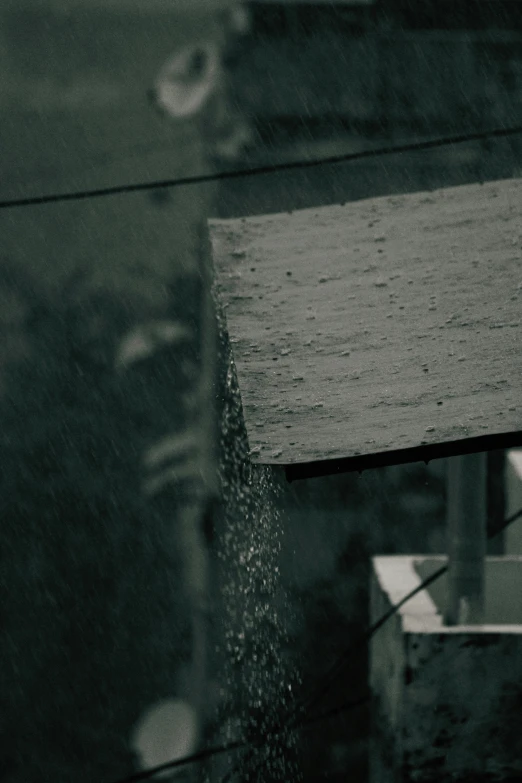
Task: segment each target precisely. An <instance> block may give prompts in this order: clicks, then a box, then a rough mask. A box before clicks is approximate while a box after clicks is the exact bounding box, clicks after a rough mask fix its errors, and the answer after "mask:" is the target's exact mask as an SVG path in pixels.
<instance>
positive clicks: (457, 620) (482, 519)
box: [446, 452, 487, 625]
mask: <svg viewBox="0 0 522 783" xmlns="http://www.w3.org/2000/svg"><path fill="white" fill-rule="evenodd" d="M486 487H487V454H486V452H480V453H478V454H467V455H464V456H459V457H452V458H451V459H449V460H448V477H447V524H448V556H449V563H448V587H449V591H448V606H447V613H446V623H447V625H470V624H471V625H480V624H482V623H483V622H484V566H485V557H486V540H487V528H486V525H487V489H486Z"/></svg>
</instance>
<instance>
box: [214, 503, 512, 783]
mask: <svg viewBox="0 0 522 783" xmlns="http://www.w3.org/2000/svg"><path fill="white" fill-rule="evenodd" d="M520 517H522V508H520V509H518V511H515V512H514V513H513V514H511V515H510V516H509V517H507V518H506V519H505V520H504V521H503V523H502V525H501V526H500V527H499V529H498V530H495V531H493V532H491V533H490V535H489V536H488V538H489V539H494V538H496V537H497V536H498V535H500V534H501V533H502V532H503V531H504V530H505V529H506V528H507V527H509V525H511V524H512V523H513V522H515V521H516V520H517V519H519V518H520ZM447 571H448V565H447V564H445V565H443V566H441V567H440V568H438V569H437V570H436V571H435V572H434V573H433V574H431V575H430V576H428V577H427V578H426V579H424V580H423V581H422V582H421V583H420V584H419V585H418V586H417V587H415V588H414V589H413V590H411V591H410V592H409V593H408V594H407V595H405V596H404V598H402V599H401V600H400V601H399V602H398V603H397V604H394V605H393V606H391V607H390V609H389V610H388V611H387V612H385V613H384V614H383V615H382V616H381V617H380V618H379V619H378V620H377V621H376V622H375V623H373V624H372V625H371V626H370V627H369V628H367V629H366V631H365V632H364V633H363V634H362V635H361V636H360V637H359V638H358V639H357V640H356V641H355V642H353V643H352V644H351V645H350V646H349V647H348V648H347V649H346V650H345V651H344V653H343V654H342V655H341V657H340V658H338V659H337V661H336V662H335V663H334V665H333V666H332V667H331V668H330V669H329V670H328V671H327V672H326V674H325V675H324V677H323V678H322V679H321V682H320V684H319V686H318V688H317V689H316V690H315V692H313V693H312V694H311V695H310V696H309V698H308V699H307V700H306V701H305V702H304V703H302V704H297V705H296V706H295V707H294V710H293V712H291V713H290V714H289V715H287V720H290V721H292V722H291V724H290V730H292V729H297V728H299V727H300V721H299V716H300V715H301V714H302V713H303V712H307V711H309V710H311V709H312V708H313V707H314V706H315V705H316V704H317V702H318V701H319V700H320V699H321V698H322V697H323V696H324V695H325V694H326V693H327V692H328V690H329V689H330V687H331V685H332V684H333V683H334V682H335V680H336V679H337V677H338V676H339V675H340V673H341V672H342V670H343V669H344V667H345V665H346V662H347V660H348V659H349V658H350V657H351V656H352V655H353V653H355V652H356V651H357V650H358V649H359V648H360V647H362V646H365V645H366V644H368V642H369V641H370V639H371V638H372V636H373V635H374V634H375V633H377V631H378V630H379V629H380V628H382V626H383V625H385V623H387V622H388V620H390V619H391V618H392V617H393V616H394V615H395V614H396V613H397V612H398V611H399V609H401V608H402V607H403V606H404V605H405V604H406V603H407V602H408V601H409V600H410V599H411V598H413V597H414V596H415V595H417V594H418V593H420V592H422V590H424V589H426V588H427V587H429V586H430V585H431V584H433V583H434V582H435V581H436V580H437V579H439V577H441V576H443V574H445V573H446V572H447ZM287 731H288V729H287ZM250 758H251V754H250ZM259 766H260V765H257V766H256V768H255V770H257V769H258V767H259ZM240 767H241V765H240V764H236V765H235V766H234V767H233V768H232V770H231V771H229V773H227V775H225V776H224V778H223V779H222V780H221V782H220V783H229V781H231V780H232V779H233V777H234V775H236V774H237V773H238V772H239V770H240Z"/></svg>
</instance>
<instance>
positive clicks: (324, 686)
mask: <svg viewBox="0 0 522 783" xmlns="http://www.w3.org/2000/svg"><path fill="white" fill-rule="evenodd" d="M520 518H522V508H520V509H518V511H515V512H514V513H513V514H511V515H510V516H509V517H507V518H506V519H505V520H504V522H503V523H502V525H501V526H500V527H499V529H497V530H494V531H492V533H491V534H490V535H489V536H488V538H489V539H490V540H491V539H493V538H496V536H498V535H500V534H501V533H502V532H503V531H504V530H505V529H506V528H507V527H509V525H511V524H512V523H513V522H515V521H516V520H517V519H520ZM447 570H448V566H447V565H443V566H441V567H440V568H439V569H437V571H435V573H433V574H431V575H430V576H429V577H427V578H426V579H424V580H423V581H422V582H421V583H420V584H419V585H417V587H415V588H414V589H413V590H411V591H410V592H409V593H407V595H405V596H404V598H401V600H400V601H399V602H398V603H397V604H394V605H393V606H391V607H390V609H388V611H387V612H385V613H384V615H382V617H380V618H379V619H378V620H377V621H376V622H375V623H373V625H371V626H370V627H369V628H367V630H366V631H365V632H364V633H363V634H362V635H361V636H360V637H359V638H358V639H356V640H355V642H354V643H352V644H351V645H350V646H349V647H348V648H347V649H346V650H345V652H344V653H343V655H342V656H341V657H340V658H339V659H338V660H337V662H336V663H335V664H334V665H333V666H332V667H331V669H329V671H328V672H327V673H326V674H325V675H324V676H323V677H322V678H321V682H320V683H319V685H318V687H317V689H315V690H314V692H313V693H312V694H311V695H310V697H309V698H308V699H307V700H306V701H305V702H304V704H303V705H300V706H301V711H302V710H310V709H311V708H312V707H313V706H314V705H315V704H316V703H317V701H318V700H319V699H320V698H322V696H324V694H325V693H326V692H327V691H328V689H329V688H330V686H331V685H332V683H333V681H334V680H335V679H336V677H337V676H338V675H339V673H340V671H341V670H342V669H343V668H344V666H345V665H346V661H347V659H348V658H349V657H350V656H351V655H352V654H353V653H354V652H355V651H356V650H357V649H358V648H359V647H360V646H361V645H365V644H367V643H368V642H369V641H370V639H371V637H372V636H373V635H374V634H375V633H377V631H378V630H379V629H380V628H382V626H383V625H385V623H387V622H388V620H390V619H391V617H393V616H394V615H395V614H396V613H397V612H398V611H399V609H401V608H402V607H403V606H404V605H405V604H406V603H407V602H408V601H409V600H410V599H411V598H413V597H414V596H415V595H417V594H418V593H420V592H421V591H422V590H424V589H425V588H426V587H428V586H429V585H430V584H433V582H435V581H436V580H437V579H439V577H441V576H442V575H443V574H444V573H446V571H447ZM369 699H370V695H369V694H366V695H365V696H362V697H361V698H359V699H357V700H354V701H350V702H347V703H345V704H342V705H341V706H340V707H334V708H332V709H329V710H327V711H326V712H323V713H319V714H318V715H314V716H312V717H308V718H305V719H303V720H300V721H296V720H295V716H296V714H297V710H296V712H295V713H294V716H293V717H294V720H293V721H292V722H291V724H290V726H285V728H284V729H282V730H281V731H275V732H274V733H273V736H277V735H278V734H283V733H285V732H288V730H289V729H290V730H295V729H299V728H304V727H305V726H308V725H312V724H314V723H319V722H320V721H322V720H326V719H327V718H329V717H333V716H335V715H339V714H342V713H343V712H346V711H348V710H351V709H355V708H357V707H360V706H362V705H363V704H366V703H367V702H368V701H369ZM287 718H290V720H291V719H292V716H291V715H289V716H287ZM256 744H257V745H258V746H259V743H255V742H254V741H252V740H249V739H243V740H236V741H234V742H230V743H227V744H224V745H219V746H217V747H213V748H206V749H204V750H201V751H199V752H197V753H195V754H193V755H191V756H185V757H184V758H181V759H176V760H174V761H168V762H166V763H165V764H162V765H161V766H157V767H150V768H149V769H145V770H142V771H140V772H136V773H134V774H133V775H131V776H130V777H126V778H122V779H120V780H117V781H114V783H140V781H142V780H149V779H150V778H152V777H154V776H155V775H157V774H159V773H161V772H165V771H167V770H173V769H176V768H179V767H183V766H185V765H187V764H194V763H196V762H198V761H204V760H206V759H209V758H211V757H214V756H217V755H221V754H223V753H228V752H231V751H234V750H245V749H253V748H254V747H255V746H256ZM266 744H268V743H266ZM238 771H239V765H238V766H237V767H234V768H233V769H232V770H231V771H230V772H229V773H228V774H227V775H226V776H225V777H224V778H223V780H222V781H221V783H225V782H226V783H228V781H229V780H231V779H232V777H233V776H234V775H235V774H237V772H238Z"/></svg>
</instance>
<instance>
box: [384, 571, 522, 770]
mask: <svg viewBox="0 0 522 783" xmlns="http://www.w3.org/2000/svg"><path fill="white" fill-rule="evenodd" d="M444 562H445V559H444V558H443V557H440V558H429V559H427V558H423V557H421V556H417V557H415V556H398V557H377V558H374V561H373V563H374V568H373V579H372V597H371V603H372V606H371V611H372V622H375V621H376V620H377V619H378V618H379V617H380V616H382V614H383V613H384V612H386V611H387V610H389V609H390V607H391V606H392V605H393V604H396V603H397V602H398V601H400V600H401V599H402V598H403V597H404V596H406V595H407V594H408V593H409V592H410V591H411V590H412V589H414V588H415V587H417V586H419V585H420V583H421V576H420V573H422V577H424V576H426V575H428V574H429V573H434V571H435V570H436V569H437V568H439V567H440V566H441V565H443V564H444ZM505 567H507V568H508V570H509V572H510V578H509V580H508V579H506V580H504V581H502V579H501V578H499V577H500V576H501V573H502V571H503V570H504V568H505ZM486 574H487V575H486V593H488V589H489V592H495V591H497V592H500V591H503V592H504V593H505V595H503V596H500V595H496V596H491V595H490V596H489V599H490V600H489V605H490V611H489V616H488V617H487V618H486V619H487V621H488V622H487V624H485V625H483V626H477V627H472V626H454V627H451V628H449V627H446V626H444V624H443V620H442V614H441V610H442V611H443V607H441V606H440V602H441V600H442V599H443V595H444V592H443V591H441V590H439V591H438V592H437V591H436V590H435V589H433V590H431V591H428V590H423V591H421V592H420V593H418V594H417V595H416V596H415V597H414V598H412V599H411V601H409V602H407V603H406V604H405V605H404V607H402V608H401V609H400V610H399V612H398V613H397V614H396V615H395V616H394V617H392V618H391V620H389V621H388V623H386V624H385V625H384V626H383V628H382V629H381V630H380V631H379V632H378V633H377V634H376V635H375V636H374V638H373V640H372V645H371V663H370V671H371V674H370V677H371V688H372V692H373V716H372V721H373V728H372V738H371V746H370V764H371V778H370V779H371V783H387V782H388V781H390V783H391V782H392V781H393V783H399V781H400V783H406V781H408V782H409V781H412V782H413V781H415V783H428V781H429V782H430V783H431V781H435V780H441V779H442V780H464V779H467V780H471V779H473V780H479V781H490V780H491V781H493V780H495V781H507V780H512V779H514V778H515V777H516V776H520V775H522V758H521V755H520V750H521V741H520V706H521V704H522V654H521V653H522V622H521V621H522V607H521V606H517V602H516V592H517V582H518V581H519V580H520V577H521V575H522V557H521V558H509V559H508V560H506V561H505V562H504V561H503V558H488V560H487V565H486ZM488 575H489V579H488ZM495 575H496V576H495ZM435 584H437V583H435ZM486 601H488V595H486ZM495 604H496V606H495ZM504 604H511V606H510V611H509V612H508V613H507V614H506V612H503V613H502V616H501V617H502V619H505V620H507V622H505V623H504V624H503V623H502V622H500V621H499V620H497V615H498V616H499V617H500V614H499V612H500V609H499V607H502V606H504Z"/></svg>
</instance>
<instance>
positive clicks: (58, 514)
mask: <svg viewBox="0 0 522 783" xmlns="http://www.w3.org/2000/svg"><path fill="white" fill-rule="evenodd" d="M0 276H1V279H0V289H1V290H2V295H5V297H7V298H8V299H9V298H10V301H12V303H13V306H12V308H11V314H12V315H11V316H10V322H9V323H6V322H5V321H6V318H4V323H3V324H2V333H3V335H6V338H11V339H12V342H13V345H18V346H19V347H20V350H18V352H17V351H14V350H13V351H12V352H11V354H10V355H5V354H4V356H3V357H2V359H3V362H2V365H3V366H2V367H1V370H2V391H3V394H2V397H1V398H0V414H1V424H2V426H1V432H0V482H1V483H0V487H1V491H0V508H1V525H2V527H1V533H0V591H1V597H0V606H1V626H0V693H1V700H0V780H2V781H4V780H5V781H24V783H32V781H35V782H36V781H39V783H41V782H42V781H47V780H49V781H51V780H52V781H53V783H54V781H59V780H75V781H86V783H87V781H93V780H110V779H111V778H114V777H118V776H121V775H124V774H126V773H128V772H130V771H131V770H132V765H133V760H132V758H131V754H130V753H129V750H128V748H127V745H126V741H127V737H128V736H129V732H130V729H131V726H132V724H133V723H134V721H135V720H136V719H137V717H138V716H139V714H140V712H141V711H142V710H143V709H144V708H145V707H147V706H148V705H149V704H150V703H151V702H152V701H154V700H155V699H159V698H163V697H164V696H165V695H168V694H169V693H173V692H175V687H176V683H175V678H176V672H177V669H178V668H179V666H180V665H181V664H182V663H183V662H184V661H186V660H187V659H188V658H189V657H190V646H191V635H190V634H191V632H190V625H189V623H190V618H189V616H188V612H187V609H186V605H185V600H184V595H183V584H182V579H181V563H182V553H181V552H180V544H179V542H178V540H177V538H176V535H175V521H176V514H177V513H179V509H180V503H179V502H178V503H176V499H175V497H174V498H173V497H170V499H169V504H168V507H167V508H166V507H165V504H163V506H162V505H161V504H160V503H145V502H144V500H143V499H142V496H141V492H140V483H141V477H140V459H141V453H142V449H143V448H144V447H145V445H147V444H150V443H151V441H152V440H153V439H154V438H155V437H157V436H158V434H161V433H162V432H163V431H164V430H165V428H166V429H168V430H170V431H174V430H176V429H178V428H180V427H182V426H183V424H184V416H185V413H186V411H185V407H184V406H185V402H184V400H185V398H186V396H187V393H188V391H189V390H190V386H191V378H190V374H189V375H187V374H186V373H185V370H186V367H187V365H186V364H185V363H183V362H182V361H180V357H179V355H175V356H173V355H172V353H167V355H165V354H161V355H160V356H158V357H155V359H154V360H153V361H152V362H151V361H149V362H145V363H142V364H143V365H144V366H142V365H139V366H138V367H137V368H133V369H131V370H130V371H127V372H126V373H125V374H120V375H119V374H117V373H115V372H114V370H113V358H114V357H113V355H114V350H115V347H116V345H117V340H118V337H121V336H122V335H123V334H124V333H125V332H126V331H127V330H128V329H129V327H130V326H131V325H132V320H133V314H132V312H130V311H129V310H128V309H126V307H125V303H124V301H123V302H122V300H121V298H117V297H115V296H113V295H111V293H110V292H105V293H99V294H96V295H94V294H92V293H86V291H85V288H84V287H83V282H82V278H81V276H80V277H79V279H78V280H75V281H71V286H70V288H69V289H68V290H62V291H61V297H60V300H59V301H58V300H57V299H55V300H52V301H51V300H49V299H46V298H44V296H43V295H42V294H41V293H39V290H38V289H37V288H35V287H32V286H31V284H30V280H29V276H28V275H27V274H26V273H25V272H24V271H21V270H17V269H14V268H13V267H12V265H11V266H10V264H9V262H8V261H7V260H6V259H4V262H3V264H2V265H1V267H0ZM177 293H178V295H181V296H182V297H183V295H184V293H185V294H186V292H183V291H182V290H181V289H177ZM194 299H195V297H194V296H192V300H194ZM15 302H16V307H15V306H14V303H15ZM180 307H183V305H180ZM178 309H179V308H178ZM15 312H16V313H18V316H19V317H18V318H15V317H14V313H15ZM4 313H7V310H4ZM3 335H2V336H3ZM16 335H17V339H16V340H15V339H14V337H15V336H16ZM183 350H184V352H185V354H186V356H188V358H189V359H190V358H191V356H190V354H191V352H192V353H193V352H194V346H193V345H185V346H184V347H183ZM177 351H178V352H179V348H177ZM192 358H193V357H192ZM189 365H190V362H189ZM184 395H185V396H184Z"/></svg>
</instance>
